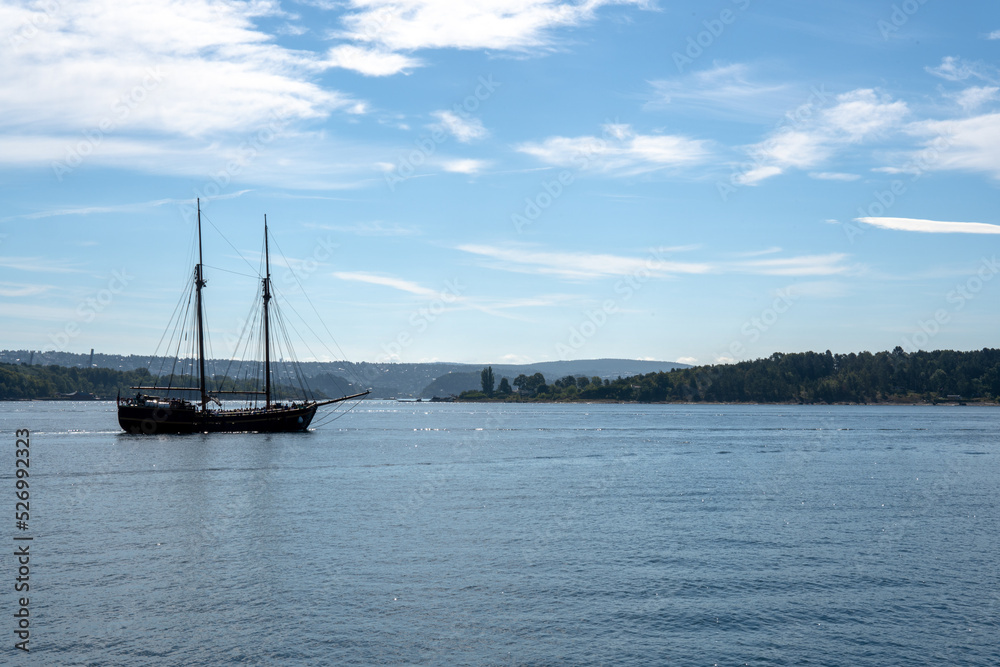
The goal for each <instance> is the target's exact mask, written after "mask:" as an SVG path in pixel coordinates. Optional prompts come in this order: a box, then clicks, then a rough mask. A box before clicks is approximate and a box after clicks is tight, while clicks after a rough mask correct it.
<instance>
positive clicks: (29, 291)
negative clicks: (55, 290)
mask: <svg viewBox="0 0 1000 667" xmlns="http://www.w3.org/2000/svg"><path fill="white" fill-rule="evenodd" d="M50 289H52V286H51V285H25V284H23V283H0V296H4V297H12V298H13V297H22V296H36V295H38V294H42V293H44V292H47V291H49V290H50Z"/></svg>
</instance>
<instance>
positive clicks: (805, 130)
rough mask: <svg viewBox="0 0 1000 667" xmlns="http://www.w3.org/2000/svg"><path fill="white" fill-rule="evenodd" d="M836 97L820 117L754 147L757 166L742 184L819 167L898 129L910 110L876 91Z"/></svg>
mask: <svg viewBox="0 0 1000 667" xmlns="http://www.w3.org/2000/svg"><path fill="white" fill-rule="evenodd" d="M836 100H837V103H836V104H835V105H834V106H832V107H830V108H827V109H824V110H822V111H821V112H819V113H817V114H816V115H815V117H814V119H812V120H808V121H806V122H803V123H800V124H795V125H790V126H787V127H783V128H781V129H779V130H777V131H776V132H774V133H773V134H772V135H771V136H770V137H768V138H767V139H765V140H764V141H762V142H761V143H758V144H755V145H753V146H751V147H750V149H749V152H750V154H751V156H753V157H754V158H755V164H756V166H754V167H753V168H752V169H750V170H748V171H746V172H745V173H744V174H742V175H741V177H740V181H741V183H742V184H744V185H756V184H757V183H760V182H761V181H763V180H765V179H767V178H771V177H772V176H777V175H779V174H782V173H784V172H785V171H787V170H788V169H793V168H795V169H810V168H814V167H816V166H818V165H820V164H822V163H824V162H826V161H827V160H829V159H830V158H831V157H833V156H834V155H835V154H836V153H838V152H839V151H841V150H843V149H845V148H846V147H848V146H851V145H857V144H861V143H864V142H868V141H871V140H873V139H875V138H877V137H879V136H881V135H883V134H886V133H888V132H889V131H891V130H894V129H898V128H899V127H900V124H901V122H902V119H903V118H904V117H905V116H906V114H907V113H909V109H908V108H907V105H906V103H905V102H903V101H900V100H896V101H893V100H892V99H891V98H889V97H888V96H886V95H883V94H880V93H878V92H876V91H874V90H871V89H859V90H853V91H851V92H848V93H843V94H842V95H838V96H837V98H836Z"/></svg>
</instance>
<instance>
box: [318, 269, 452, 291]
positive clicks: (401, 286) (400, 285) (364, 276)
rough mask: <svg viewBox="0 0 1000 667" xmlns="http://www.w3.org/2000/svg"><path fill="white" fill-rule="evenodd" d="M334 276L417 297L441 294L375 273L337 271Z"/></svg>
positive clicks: (416, 284)
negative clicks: (388, 288)
mask: <svg viewBox="0 0 1000 667" xmlns="http://www.w3.org/2000/svg"><path fill="white" fill-rule="evenodd" d="M333 275H334V277H335V278H339V279H340V280H347V281H351V282H358V283H368V284H369V285H380V286H382V287H390V288H392V289H395V290H399V291H401V292H407V293H408V294H416V295H417V296H423V297H431V298H433V297H437V296H440V293H439V292H438V291H437V290H433V289H431V288H429V287H424V286H423V285H420V284H419V283H415V282H413V281H411V280H404V279H402V278H395V277H393V276H383V275H378V274H375V273H364V272H360V271H336V272H334V274H333Z"/></svg>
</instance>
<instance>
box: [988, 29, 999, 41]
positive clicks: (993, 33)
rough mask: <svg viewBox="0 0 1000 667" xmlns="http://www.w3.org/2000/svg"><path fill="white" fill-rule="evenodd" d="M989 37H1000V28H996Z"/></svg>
mask: <svg viewBox="0 0 1000 667" xmlns="http://www.w3.org/2000/svg"><path fill="white" fill-rule="evenodd" d="M987 39H1000V30H994V31H993V32H991V33H990V35H989V37H987Z"/></svg>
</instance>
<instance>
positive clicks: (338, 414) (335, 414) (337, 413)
mask: <svg viewBox="0 0 1000 667" xmlns="http://www.w3.org/2000/svg"><path fill="white" fill-rule="evenodd" d="M363 400H365V399H363V398H359V399H358V400H357V401H356V402H355V403H354V404H353V405H349V406H347V408H346V409H344V410H340V411H334V412H333V413H331V414H330V416H329V418H327V420H326V421H321V422H320V423H319V424H316V428H320V427H323V426H326V425H327V424H332V423H333V422H335V421H337V420H338V419H340V418H341V417H343V416H344V415H346V414H347V413H348V412H350V411H351V410H353V409H354V408H356V407H358V406H359V405H361V401H363Z"/></svg>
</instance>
